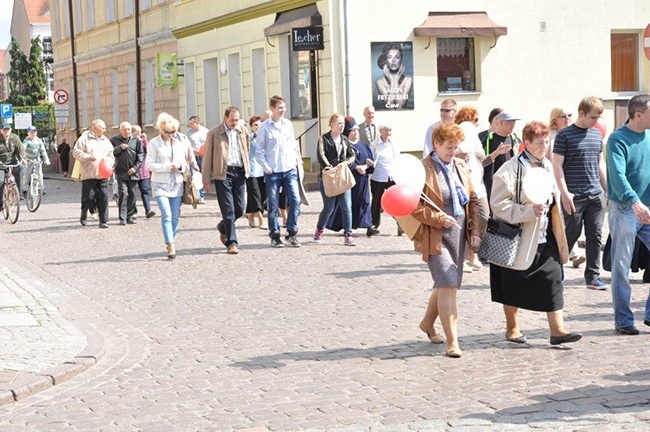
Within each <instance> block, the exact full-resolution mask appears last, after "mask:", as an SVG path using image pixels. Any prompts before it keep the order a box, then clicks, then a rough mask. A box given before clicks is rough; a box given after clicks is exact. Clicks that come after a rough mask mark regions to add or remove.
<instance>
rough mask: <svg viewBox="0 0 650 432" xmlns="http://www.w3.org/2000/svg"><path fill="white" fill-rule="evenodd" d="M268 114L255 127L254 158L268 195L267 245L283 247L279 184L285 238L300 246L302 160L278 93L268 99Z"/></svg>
mask: <svg viewBox="0 0 650 432" xmlns="http://www.w3.org/2000/svg"><path fill="white" fill-rule="evenodd" d="M269 105H270V108H271V118H269V119H268V120H266V121H265V122H264V123H262V124H261V125H260V128H259V129H258V131H257V149H256V154H255V156H256V158H257V161H258V162H259V163H260V165H262V168H263V169H264V182H265V183H266V196H267V199H268V207H269V213H268V224H269V237H271V246H272V247H275V248H281V247H284V243H283V242H282V240H281V239H280V225H279V224H278V213H279V199H280V196H279V195H280V188H282V189H283V190H285V191H286V192H287V196H288V199H289V217H288V219H287V235H286V236H285V239H286V240H287V241H288V242H289V244H290V245H291V246H293V247H300V246H301V245H300V242H299V241H298V239H297V238H296V235H297V234H298V215H299V214H300V203H301V202H300V185H299V181H300V180H299V177H298V175H299V173H298V164H302V160H301V158H300V151H299V149H298V143H297V142H296V138H295V136H294V132H293V125H292V124H291V121H289V120H288V119H286V118H284V114H285V112H286V110H287V105H286V103H285V101H284V99H283V98H282V97H281V96H277V95H276V96H273V97H271V100H270V104H269Z"/></svg>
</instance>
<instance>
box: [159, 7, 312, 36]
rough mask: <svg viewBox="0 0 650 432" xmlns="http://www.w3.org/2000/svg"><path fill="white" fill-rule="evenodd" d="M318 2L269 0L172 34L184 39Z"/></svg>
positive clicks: (186, 27) (182, 28)
mask: <svg viewBox="0 0 650 432" xmlns="http://www.w3.org/2000/svg"><path fill="white" fill-rule="evenodd" d="M316 2H317V0H285V1H267V2H265V3H262V4H260V5H256V6H251V7H248V8H244V9H242V10H239V11H237V12H231V13H229V14H226V15H221V16H218V17H215V18H211V19H209V20H206V21H201V22H199V23H196V24H191V25H188V26H185V27H180V28H177V29H175V30H173V31H172V34H173V35H174V36H175V37H176V39H183V38H186V37H190V36H194V35H197V34H201V33H205V32H207V31H210V30H213V29H217V28H220V27H226V26H230V25H233V24H237V23H241V22H245V21H249V20H252V19H255V18H261V17H264V16H268V15H271V14H276V13H279V12H284V11H287V10H291V9H296V8H299V7H303V6H307V5H310V4H314V3H316ZM176 7H178V6H176Z"/></svg>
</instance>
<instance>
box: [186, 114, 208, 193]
mask: <svg viewBox="0 0 650 432" xmlns="http://www.w3.org/2000/svg"><path fill="white" fill-rule="evenodd" d="M188 124H189V125H190V128H189V129H188V130H187V132H185V136H187V138H188V139H189V140H190V143H192V151H193V152H194V157H195V158H196V164H197V165H198V166H199V169H200V168H201V163H202V161H203V157H202V156H201V155H200V154H199V151H200V150H201V147H203V145H204V144H205V140H206V139H207V138H208V132H209V129H208V128H206V127H203V126H201V119H199V116H192V117H190V119H189V121H188ZM199 204H205V189H204V188H201V189H200V190H199Z"/></svg>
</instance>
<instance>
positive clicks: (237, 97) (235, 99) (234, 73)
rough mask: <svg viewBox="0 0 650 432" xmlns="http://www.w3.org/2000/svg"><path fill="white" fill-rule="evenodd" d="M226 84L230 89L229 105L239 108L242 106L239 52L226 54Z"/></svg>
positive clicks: (241, 108)
mask: <svg viewBox="0 0 650 432" xmlns="http://www.w3.org/2000/svg"><path fill="white" fill-rule="evenodd" d="M228 86H229V87H230V88H229V91H230V105H233V106H236V107H237V108H239V109H240V110H243V107H242V92H241V67H240V65H239V54H238V53H235V54H228Z"/></svg>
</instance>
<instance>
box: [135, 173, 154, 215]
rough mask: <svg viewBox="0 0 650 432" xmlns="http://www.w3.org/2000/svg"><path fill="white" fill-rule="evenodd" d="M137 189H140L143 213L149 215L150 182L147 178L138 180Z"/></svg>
mask: <svg viewBox="0 0 650 432" xmlns="http://www.w3.org/2000/svg"><path fill="white" fill-rule="evenodd" d="M138 187H139V188H140V197H142V205H143V206H144V211H145V213H149V212H150V211H151V198H150V197H151V195H150V191H151V180H150V179H148V178H146V179H140V180H138ZM136 213H137V211H136Z"/></svg>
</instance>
